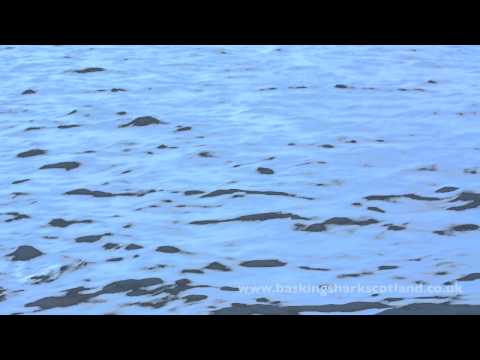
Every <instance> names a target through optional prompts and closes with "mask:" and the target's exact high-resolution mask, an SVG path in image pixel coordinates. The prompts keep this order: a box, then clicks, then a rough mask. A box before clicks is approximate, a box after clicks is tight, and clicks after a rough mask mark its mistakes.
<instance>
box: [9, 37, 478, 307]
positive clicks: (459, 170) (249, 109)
mask: <svg viewBox="0 0 480 360" xmlns="http://www.w3.org/2000/svg"><path fill="white" fill-rule="evenodd" d="M479 55H480V48H479V47H478V46H417V47H414V46H1V47H0V81H1V84H2V85H1V86H2V89H1V90H2V91H1V93H0V120H1V121H0V139H1V143H0V152H1V159H2V160H1V162H0V173H1V178H0V179H1V182H2V186H1V188H0V313H3V314H11V313H40V314H112V313H115V314H144V313H145V314H209V313H215V314H249V313H262V314H278V313H280V314H284V313H285V314H297V313H301V314H310V313H316V314H317V313H323V314H325V313H328V314H337V313H355V314H374V313H380V312H383V311H386V313H389V312H390V313H391V312H393V313H395V312H400V313H402V312H407V313H408V312H409V311H413V312H415V311H416V312H424V313H426V312H434V313H451V312H453V313H455V312H461V313H465V312H474V313H475V312H478V311H479V310H478V306H479V305H480V296H479V295H480V288H479V286H478V284H479V283H480V281H478V280H479V279H480V274H479V273H480V270H478V269H477V268H478V258H479V249H480V247H479V245H478V240H479V238H478V235H479V231H478V225H479V221H478V218H479V216H478V215H479V211H480V188H479V179H480V163H479V161H478V159H479V154H480V144H479V141H478V139H479V134H480V131H479V130H480V126H479V120H480V116H479V115H480V113H479V111H480V109H479V106H478V99H479V97H480V81H479V80H480V63H479V62H478V61H477V60H478V56H479ZM100 70H101V71H100ZM26 90H32V91H26ZM24 92H25V94H23V93H24ZM139 118H140V120H138V119H139ZM136 120H137V121H136ZM135 121H136V122H135ZM134 125H145V126H134ZM32 150H35V151H32ZM365 287H367V288H365ZM319 289H320V290H321V291H319ZM407 290H408V291H407ZM418 303H426V304H427V305H421V306H419V305H415V306H413V307H412V306H411V305H410V306H407V305H409V304H418ZM434 304H437V305H434ZM438 304H444V305H438ZM460 305H463V306H460ZM465 305H469V306H465ZM405 306H406V307H405ZM399 308H400V310H397V309H399ZM412 309H413V310H412Z"/></svg>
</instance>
